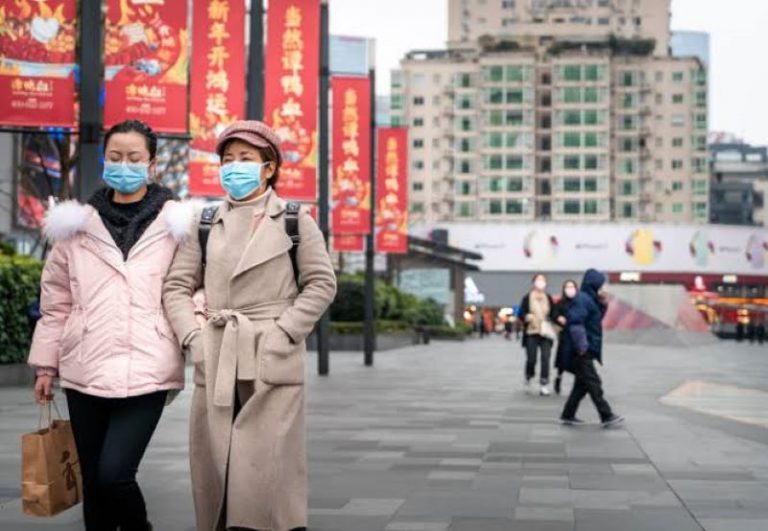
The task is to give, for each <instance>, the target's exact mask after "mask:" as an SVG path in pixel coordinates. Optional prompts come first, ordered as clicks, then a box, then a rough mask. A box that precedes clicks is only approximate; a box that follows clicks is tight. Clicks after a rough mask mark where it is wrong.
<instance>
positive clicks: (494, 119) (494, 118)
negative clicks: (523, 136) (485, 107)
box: [488, 110, 504, 127]
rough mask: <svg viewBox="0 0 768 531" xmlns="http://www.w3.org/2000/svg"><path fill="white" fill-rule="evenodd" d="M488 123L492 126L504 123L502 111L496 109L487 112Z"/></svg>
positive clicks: (499, 125)
mask: <svg viewBox="0 0 768 531" xmlns="http://www.w3.org/2000/svg"><path fill="white" fill-rule="evenodd" d="M488 123H489V124H490V125H491V126H493V127H501V126H503V125H504V111H500V110H496V111H491V112H490V113H489V114H488Z"/></svg>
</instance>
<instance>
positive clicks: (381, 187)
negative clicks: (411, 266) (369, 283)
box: [376, 127, 408, 254]
mask: <svg viewBox="0 0 768 531" xmlns="http://www.w3.org/2000/svg"><path fill="white" fill-rule="evenodd" d="M378 135H379V137H378V145H377V149H378V168H377V172H376V204H377V206H378V208H377V209H376V250H377V251H378V252H381V253H393V254H402V253H407V252H408V173H407V168H408V130H407V129H405V128H398V127H386V128H380V129H379V130H378Z"/></svg>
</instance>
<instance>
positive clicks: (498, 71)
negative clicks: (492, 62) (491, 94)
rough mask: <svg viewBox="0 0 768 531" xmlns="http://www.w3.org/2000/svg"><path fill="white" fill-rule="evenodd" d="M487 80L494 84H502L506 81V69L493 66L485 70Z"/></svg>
mask: <svg viewBox="0 0 768 531" xmlns="http://www.w3.org/2000/svg"><path fill="white" fill-rule="evenodd" d="M485 76H486V77H485V79H486V80H488V81H490V82H492V83H501V82H502V81H504V67H503V66H491V67H488V68H486V70H485Z"/></svg>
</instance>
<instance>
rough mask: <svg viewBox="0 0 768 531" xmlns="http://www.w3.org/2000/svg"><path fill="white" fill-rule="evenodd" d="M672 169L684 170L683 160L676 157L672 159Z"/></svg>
mask: <svg viewBox="0 0 768 531" xmlns="http://www.w3.org/2000/svg"><path fill="white" fill-rule="evenodd" d="M672 169H673V170H682V169H683V161H682V160H679V159H675V160H673V161H672Z"/></svg>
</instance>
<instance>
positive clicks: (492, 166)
mask: <svg viewBox="0 0 768 531" xmlns="http://www.w3.org/2000/svg"><path fill="white" fill-rule="evenodd" d="M485 160H486V166H487V168H488V169H489V170H501V169H502V168H503V167H504V157H503V156H501V155H490V156H489V157H486V159H485Z"/></svg>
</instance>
